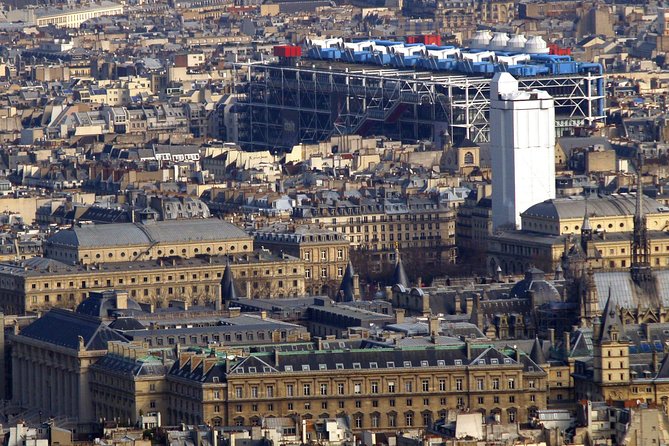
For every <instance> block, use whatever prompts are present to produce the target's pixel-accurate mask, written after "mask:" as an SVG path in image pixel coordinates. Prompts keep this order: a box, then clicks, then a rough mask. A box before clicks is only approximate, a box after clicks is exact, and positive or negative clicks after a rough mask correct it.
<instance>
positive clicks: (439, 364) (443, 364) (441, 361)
mask: <svg viewBox="0 0 669 446" xmlns="http://www.w3.org/2000/svg"><path fill="white" fill-rule="evenodd" d="M437 366H439V367H446V361H444V360H443V359H438V360H437Z"/></svg>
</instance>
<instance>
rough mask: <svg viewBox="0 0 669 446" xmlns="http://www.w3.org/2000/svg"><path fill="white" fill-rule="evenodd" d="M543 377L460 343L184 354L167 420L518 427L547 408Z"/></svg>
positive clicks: (542, 372) (519, 360)
mask: <svg viewBox="0 0 669 446" xmlns="http://www.w3.org/2000/svg"><path fill="white" fill-rule="evenodd" d="M548 367H549V365H548V364H547V363H546V364H541V365H540V364H537V363H536V362H535V361H534V360H533V359H532V358H530V356H528V355H525V354H522V353H520V352H519V351H510V350H505V349H496V348H493V347H490V346H487V345H476V344H469V343H467V344H461V345H451V346H437V345H435V346H431V347H425V348H407V349H402V348H369V349H364V348H363V349H353V350H330V349H324V350H317V351H297V352H280V351H278V350H277V351H275V352H274V353H272V352H269V353H264V354H252V355H248V356H244V355H243V356H230V355H226V354H224V353H223V354H221V353H216V352H205V353H196V352H184V353H181V354H180V355H179V358H178V360H177V361H176V362H175V364H174V366H173V367H172V369H171V370H170V372H169V374H168V375H167V382H168V386H169V402H168V406H169V408H170V409H169V410H168V414H167V420H168V423H179V422H186V423H211V424H212V425H215V426H218V425H239V426H246V425H260V421H261V418H262V417H268V416H290V415H293V416H299V417H301V418H303V419H309V418H317V417H320V418H323V417H325V418H328V417H333V416H335V415H337V414H340V413H343V414H349V415H350V416H351V420H352V423H353V426H352V427H353V429H354V430H355V431H361V430H365V429H367V430H374V431H389V430H392V431H396V430H404V429H412V428H413V429H416V428H424V427H427V426H429V425H430V424H431V423H432V422H433V421H434V420H436V419H438V418H441V417H444V416H445V414H446V413H447V411H449V410H456V411H457V410H463V411H467V410H469V411H480V412H482V413H484V414H485V416H486V417H491V418H492V419H495V420H497V421H501V422H504V423H515V422H523V421H526V420H528V418H529V417H530V416H532V415H533V414H534V413H535V411H536V410H538V409H543V408H545V407H546V400H547V390H548V383H547V371H546V370H547V369H548Z"/></svg>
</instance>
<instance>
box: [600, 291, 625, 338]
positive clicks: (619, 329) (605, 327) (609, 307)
mask: <svg viewBox="0 0 669 446" xmlns="http://www.w3.org/2000/svg"><path fill="white" fill-rule="evenodd" d="M622 333H623V322H622V320H621V319H620V314H619V313H618V306H617V305H615V304H614V303H613V298H612V297H611V292H609V297H608V298H607V300H606V306H605V307H604V312H603V314H602V323H601V327H600V329H599V333H598V335H599V336H598V338H599V339H598V341H599V343H600V344H601V343H606V342H620V336H622Z"/></svg>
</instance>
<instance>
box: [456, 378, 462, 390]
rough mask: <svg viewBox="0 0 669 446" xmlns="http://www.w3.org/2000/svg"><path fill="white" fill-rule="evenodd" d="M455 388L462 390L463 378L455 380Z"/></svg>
mask: <svg viewBox="0 0 669 446" xmlns="http://www.w3.org/2000/svg"><path fill="white" fill-rule="evenodd" d="M455 390H462V378H458V379H456V380H455Z"/></svg>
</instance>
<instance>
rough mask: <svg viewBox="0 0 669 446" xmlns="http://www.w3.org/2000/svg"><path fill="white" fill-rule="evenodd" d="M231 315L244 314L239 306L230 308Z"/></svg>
mask: <svg viewBox="0 0 669 446" xmlns="http://www.w3.org/2000/svg"><path fill="white" fill-rule="evenodd" d="M228 311H229V313H230V317H239V316H240V315H241V314H242V309H241V308H239V307H230V308H228Z"/></svg>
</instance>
